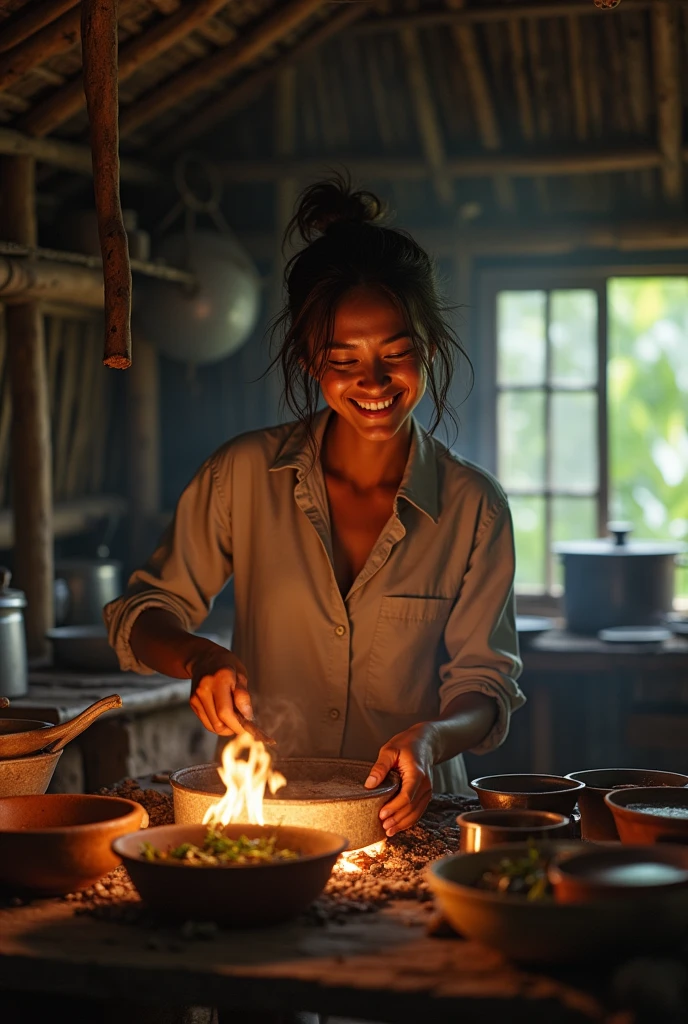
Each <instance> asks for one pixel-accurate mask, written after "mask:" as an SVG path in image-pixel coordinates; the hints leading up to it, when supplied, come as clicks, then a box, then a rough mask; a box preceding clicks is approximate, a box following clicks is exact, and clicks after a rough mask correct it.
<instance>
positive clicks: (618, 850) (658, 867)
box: [548, 845, 688, 929]
mask: <svg viewBox="0 0 688 1024" xmlns="http://www.w3.org/2000/svg"><path fill="white" fill-rule="evenodd" d="M548 874H549V880H550V882H551V883H552V888H553V889H554V898H555V899H556V900H557V901H558V902H559V903H589V902H591V901H593V900H610V899H613V900H617V899H629V898H630V899H637V898H638V897H641V898H651V899H653V900H654V899H655V897H656V896H657V893H658V892H660V891H662V892H665V891H666V890H668V889H670V890H672V891H673V890H683V893H682V894H681V898H682V899H683V902H684V906H685V907H686V911H687V912H688V847H686V848H685V849H683V848H682V847H680V846H652V847H647V846H618V845H617V846H614V847H612V848H611V849H610V848H606V849H605V848H598V849H595V848H592V849H590V850H588V851H586V852H584V853H579V854H577V855H575V856H573V857H563V858H561V859H559V860H558V861H555V862H554V863H553V864H551V865H550V868H549V872H548ZM686 927H687V929H688V916H687V917H686Z"/></svg>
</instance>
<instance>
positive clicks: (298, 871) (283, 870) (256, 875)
mask: <svg viewBox="0 0 688 1024" xmlns="http://www.w3.org/2000/svg"><path fill="white" fill-rule="evenodd" d="M206 832H207V826H206V825H161V826H159V827H158V828H148V829H145V830H143V831H141V832H134V833H133V834H132V835H128V836H123V837H122V838H120V839H117V840H115V842H114V843H113V844H112V848H113V850H114V852H115V853H116V854H117V856H118V857H121V858H122V860H123V862H124V864H125V866H126V869H127V871H128V872H129V874H130V876H131V879H132V881H133V883H134V885H135V886H136V888H137V889H138V892H139V895H140V896H141V899H142V900H143V901H144V903H147V904H148V905H149V906H150V907H152V908H154V909H155V910H157V911H159V912H161V913H162V914H164V915H165V916H166V917H172V918H177V919H179V918H181V919H183V920H196V921H199V920H200V921H223V922H226V923H228V924H235V925H237V926H242V927H244V926H246V925H264V924H274V923H275V922H277V921H285V920H288V919H289V918H291V917H294V916H295V915H296V914H299V913H300V912H301V911H302V910H305V909H306V907H307V906H308V905H309V904H310V903H312V902H313V900H314V899H316V897H317V896H319V895H320V893H321V892H322V890H323V889H324V888H325V885H326V884H327V880H328V878H329V877H330V874H331V873H332V868H333V867H334V865H335V862H336V860H337V857H339V855H340V853H342V852H343V851H344V850H345V849H346V847H347V841H346V839H345V838H344V837H343V836H339V835H335V834H334V833H332V832H320V831H318V830H317V829H311V828H282V827H277V828H275V827H273V826H267V825H226V826H225V828H224V832H225V834H226V835H228V836H230V837H231V838H238V837H239V836H242V835H244V836H248V838H249V839H255V838H258V837H260V836H265V835H267V836H272V835H276V836H277V845H278V846H279V847H282V848H284V849H289V850H294V851H296V852H298V853H300V854H301V856H300V857H299V858H298V859H297V860H282V861H274V862H272V863H268V864H258V865H251V866H247V865H236V866H229V867H203V868H201V867H189V866H188V865H185V864H183V863H174V862H168V861H148V860H144V858H143V857H142V856H141V847H142V844H143V843H144V842H149V843H152V844H153V846H155V847H157V848H158V849H159V850H170V849H174V848H175V847H176V846H179V845H180V844H181V843H186V842H189V843H195V844H196V845H199V846H200V845H202V844H203V838H204V836H205V834H206Z"/></svg>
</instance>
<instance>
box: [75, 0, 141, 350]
mask: <svg viewBox="0 0 688 1024" xmlns="http://www.w3.org/2000/svg"><path fill="white" fill-rule="evenodd" d="M81 46H82V63H83V69H84V92H85V94H86V107H87V109H88V119H89V123H90V128H91V153H92V156H93V189H94V192H95V200H96V213H97V215H98V236H99V238H100V249H101V253H102V256H103V275H104V278H105V351H104V354H103V362H104V363H105V365H106V366H110V367H112V368H113V369H115V370H126V369H127V368H128V367H129V366H131V266H130V264H129V246H128V243H127V233H126V231H125V228H124V220H123V218H122V204H121V202H120V198H119V121H118V117H119V109H118V108H119V94H118V83H117V0H82V3H81Z"/></svg>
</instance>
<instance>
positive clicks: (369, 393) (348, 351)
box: [320, 287, 426, 441]
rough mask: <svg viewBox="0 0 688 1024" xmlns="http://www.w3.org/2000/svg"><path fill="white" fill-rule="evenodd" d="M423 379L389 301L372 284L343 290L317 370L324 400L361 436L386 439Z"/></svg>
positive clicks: (415, 402)
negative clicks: (330, 341)
mask: <svg viewBox="0 0 688 1024" xmlns="http://www.w3.org/2000/svg"><path fill="white" fill-rule="evenodd" d="M425 385H426V373H425V370H424V368H423V365H422V363H421V361H420V359H419V358H418V355H417V353H416V350H415V349H414V347H413V345H412V342H411V338H410V336H409V333H408V328H407V326H406V323H405V321H404V318H403V316H402V315H401V313H400V311H399V310H398V309H397V308H396V306H395V305H394V303H393V302H392V301H391V300H390V299H389V298H388V297H387V296H386V295H385V294H384V293H383V292H379V291H377V290H375V289H372V288H365V287H360V288H354V289H352V290H351V291H350V292H348V293H347V295H345V296H344V298H343V299H342V300H341V302H340V303H339V306H338V307H337V312H336V315H335V320H334V340H333V344H332V348H331V349H330V351H329V353H328V354H327V358H326V362H325V366H324V368H323V371H322V374H321V376H320V387H321V388H322V393H323V396H324V398H325V401H326V402H327V404H328V405H329V406H330V407H331V408H332V409H333V410H334V412H336V413H337V414H338V415H339V416H341V417H343V419H344V420H345V421H346V422H347V423H348V424H349V425H350V426H352V427H353V428H354V430H356V431H357V433H359V434H360V435H361V437H364V438H366V439H367V440H369V441H387V440H389V439H390V438H391V437H394V435H395V434H396V433H397V432H398V431H399V430H400V428H401V427H402V426H403V425H404V424H405V423H407V422H408V419H409V417H410V415H411V413H412V412H413V410H414V409H415V408H416V406H417V405H418V403H419V402H420V400H421V398H422V397H423V394H424V392H425Z"/></svg>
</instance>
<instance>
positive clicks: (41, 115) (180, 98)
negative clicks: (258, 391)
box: [0, 0, 688, 229]
mask: <svg viewBox="0 0 688 1024" xmlns="http://www.w3.org/2000/svg"><path fill="white" fill-rule="evenodd" d="M605 2H606V0H350V2H328V0H120V4H119V102H120V140H121V141H120V149H121V156H122V180H123V183H124V186H125V187H128V188H131V189H134V190H136V195H137V197H138V196H140V197H141V198H140V199H138V202H137V205H138V206H139V208H140V209H142V210H144V208H145V209H147V210H150V211H151V213H153V214H154V215H155V214H156V213H157V207H156V204H160V208H161V209H162V208H163V207H164V204H165V202H167V205H168V206H169V200H166V199H164V196H165V188H164V182H165V181H168V182H169V181H170V179H171V174H170V168H171V167H172V165H173V163H174V159H175V157H176V156H177V155H179V154H180V153H182V152H185V151H190V150H191V151H195V152H199V153H202V154H204V155H206V156H207V157H209V158H210V159H212V160H213V161H214V162H215V163H216V164H217V166H218V168H219V169H220V171H221V174H222V177H223V179H224V181H225V182H226V189H225V203H226V204H227V210H226V213H227V216H228V219H229V220H230V223H232V222H236V221H238V222H239V223H238V226H239V227H240V228H248V227H254V228H256V227H257V228H263V229H267V228H269V227H270V226H271V219H274V216H275V214H274V203H273V201H272V198H271V197H272V195H273V189H274V186H275V185H276V184H278V183H279V182H284V181H285V180H287V181H291V182H292V185H298V184H299V183H301V182H303V181H305V180H309V179H311V178H312V177H313V176H314V175H317V174H320V173H322V171H323V170H324V169H325V168H326V167H327V166H335V165H336V166H341V165H344V166H347V167H349V168H350V170H351V172H352V174H353V176H354V178H355V179H356V180H358V181H361V182H363V183H364V184H365V185H367V186H369V187H377V188H379V189H380V191H381V192H382V193H383V194H384V195H385V196H387V197H388V198H389V199H390V200H391V202H392V203H393V205H394V206H395V207H396V208H397V209H398V210H399V212H400V215H401V216H403V219H404V220H405V221H406V222H408V223H423V224H426V225H429V226H433V225H435V226H439V225H442V224H446V223H447V219H448V218H449V219H450V221H451V222H456V221H457V220H458V221H463V222H464V223H469V224H470V225H472V226H475V225H483V224H484V225H486V226H494V224H495V223H504V222H505V219H506V221H507V222H508V223H509V224H511V225H514V224H518V223H519V222H520V221H523V220H527V221H528V222H532V221H533V220H535V221H537V220H538V219H542V220H543V221H544V220H547V221H548V222H551V221H552V218H555V219H556V218H563V219H565V218H576V219H578V220H580V218H581V217H583V218H589V219H591V220H594V219H596V218H597V219H599V218H606V219H607V220H609V219H615V220H628V219H629V218H631V219H633V220H635V221H637V220H643V219H652V218H655V219H656V218H658V217H663V218H665V219H666V220H667V222H668V221H669V220H670V219H672V218H673V219H674V220H675V217H676V213H677V212H678V211H680V210H681V208H682V205H683V198H684V191H685V182H684V177H685V165H686V160H688V149H687V148H686V146H684V140H683V124H684V120H685V107H686V101H687V98H688V75H686V73H685V72H682V71H681V68H682V66H686V65H687V64H688V59H687V58H688V4H686V3H684V2H682V0H622V2H621V3H620V5H619V6H618V7H616V8H615V9H613V10H604V9H599V7H598V6H597V4H598V3H599V4H602V3H605ZM81 70H82V69H81V47H80V32H79V4H78V2H77V0H28V2H27V0H4V2H1V3H0V152H4V153H8V152H12V153H17V152H23V153H29V154H32V155H34V156H36V158H37V160H38V161H39V175H38V190H39V195H40V196H41V197H42V201H43V209H44V210H46V211H47V210H50V209H53V210H54V209H56V208H59V207H60V206H65V205H66V206H67V207H69V205H70V204H71V203H73V202H78V201H79V196H80V192H79V190H80V189H82V190H83V189H84V188H85V186H86V184H87V182H86V177H87V175H88V173H89V167H90V155H89V152H88V121H87V116H86V109H85V100H84V93H83V89H82V82H81ZM153 183H155V186H156V187H155V189H146V186H147V184H153ZM161 183H162V187H161ZM86 194H87V193H86ZM290 194H291V195H293V188H292V191H291V193H290ZM266 200H267V202H266ZM82 205H83V197H82Z"/></svg>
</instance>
